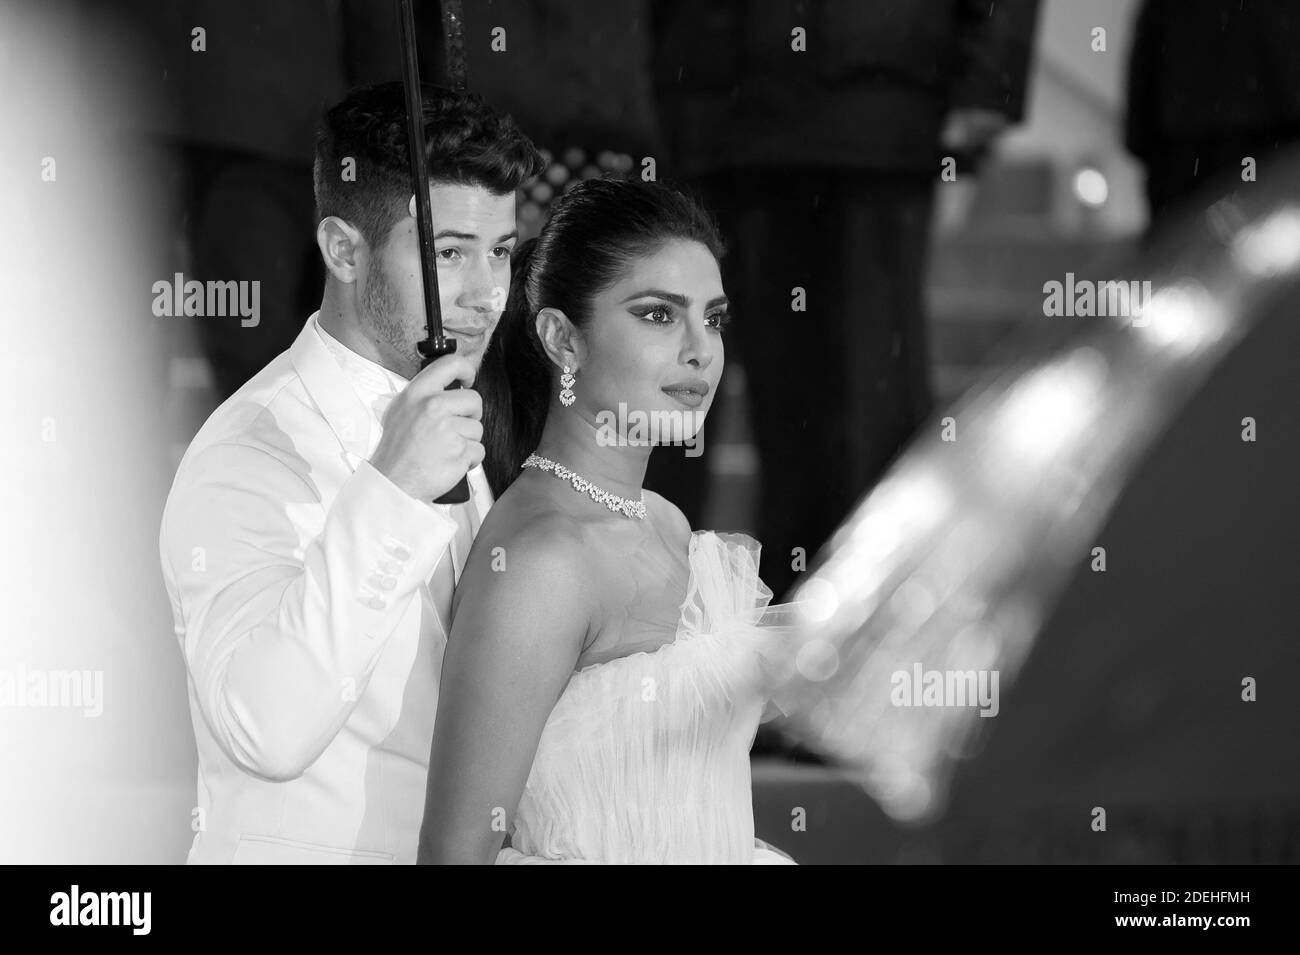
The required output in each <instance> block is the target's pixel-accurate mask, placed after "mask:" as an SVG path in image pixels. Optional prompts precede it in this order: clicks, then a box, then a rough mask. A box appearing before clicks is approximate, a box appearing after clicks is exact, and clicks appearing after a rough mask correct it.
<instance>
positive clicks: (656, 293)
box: [619, 288, 731, 308]
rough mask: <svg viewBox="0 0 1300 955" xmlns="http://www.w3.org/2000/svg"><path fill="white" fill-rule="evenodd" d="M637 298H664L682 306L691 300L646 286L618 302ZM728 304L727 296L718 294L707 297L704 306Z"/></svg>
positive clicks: (711, 306)
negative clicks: (646, 287)
mask: <svg viewBox="0 0 1300 955" xmlns="http://www.w3.org/2000/svg"><path fill="white" fill-rule="evenodd" d="M637 298H662V299H666V300H667V301H669V302H672V303H673V304H674V305H680V306H681V307H682V308H690V307H691V300H690V297H689V296H686V295H678V294H677V293H676V292H665V291H664V290H663V289H658V288H648V289H646V290H645V291H643V292H637V293H636V294H635V295H629V296H628V297H627V298H625V299H623V301H622V302H620V303H619V304H620V305H622V304H625V303H627V302H630V301H632V300H633V299H637ZM730 304H731V302H730V300H729V299H728V298H727V296H725V295H719V296H718V297H717V298H711V299H709V301H708V303H707V304H705V306H704V307H705V308H715V307H717V306H718V305H730Z"/></svg>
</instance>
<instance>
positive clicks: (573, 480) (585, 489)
mask: <svg viewBox="0 0 1300 955" xmlns="http://www.w3.org/2000/svg"><path fill="white" fill-rule="evenodd" d="M520 467H521V468H537V469H538V470H539V471H549V472H550V473H552V474H554V475H555V476H556V477H557V478H563V479H564V480H566V481H568V482H569V483H570V484H572V485H573V489H574V490H575V491H581V492H582V493H584V494H587V495H589V496H590V497H591V499H592V500H593V501H595V502H596V503H597V504H604V505H605V506H606V507H608V508H609V509H610V510H611V511H618V512H619V513H620V514H622V515H624V516H625V517H632V518H636V520H638V521H643V520H645V498H644V496H643V497H642V498H641V500H639V501H632V500H628V499H627V498H626V497H619V496H618V495H617V494H611V493H610V492H609V491H605V490H602V489H601V488H598V487H596V485H594V484H592V483H591V482H590V481H588V480H587V479H586V478H585V477H583V476H582V475H580V474H577V473H576V472H574V471H570V470H569V469H568V468H566V467H565V466H564V465H563V464H557V463H556V462H554V461H552V460H551V459H550V458H544V457H542V456H541V455H540V454H530V455H528V459H527V460H526V461H524V463H523V464H521V465H520Z"/></svg>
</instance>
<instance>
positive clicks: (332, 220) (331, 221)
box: [316, 216, 366, 283]
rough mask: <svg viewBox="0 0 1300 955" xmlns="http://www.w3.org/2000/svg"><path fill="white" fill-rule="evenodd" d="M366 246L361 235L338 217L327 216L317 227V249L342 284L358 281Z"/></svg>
mask: <svg viewBox="0 0 1300 955" xmlns="http://www.w3.org/2000/svg"><path fill="white" fill-rule="evenodd" d="M365 244H366V242H365V239H363V238H362V237H361V233H360V232H359V231H357V229H355V228H353V227H352V226H351V225H349V224H348V223H347V222H345V221H344V220H342V219H340V218H339V217H338V216H326V217H325V218H324V219H321V220H320V224H319V225H317V226H316V247H317V248H318V249H320V257H321V259H322V260H323V261H324V262H325V268H327V269H329V272H330V274H331V275H333V276H334V277H335V278H336V279H338V280H339V281H340V282H347V283H352V282H355V281H356V280H357V276H358V275H359V274H360V270H361V265H362V263H361V255H362V253H363V251H364V249H365Z"/></svg>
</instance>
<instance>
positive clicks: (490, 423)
mask: <svg viewBox="0 0 1300 955" xmlns="http://www.w3.org/2000/svg"><path fill="white" fill-rule="evenodd" d="M536 249H537V239H535V238H533V239H529V240H528V241H526V242H524V243H523V244H522V245H520V246H519V248H518V249H517V250H516V252H515V256H514V259H513V261H512V262H511V265H510V268H511V274H510V293H509V295H507V297H506V306H505V310H504V311H503V312H502V313H501V319H500V321H499V322H498V324H497V330H496V333H495V334H494V335H493V336H492V339H491V341H490V343H489V344H488V349H487V351H486V352H485V353H484V355H483V362H482V364H481V365H480V367H479V373H478V377H477V379H476V381H475V388H477V389H478V391H479V393H480V394H481V395H482V396H483V410H484V414H483V447H484V452H485V453H484V459H483V470H484V473H485V474H486V475H487V479H488V484H489V486H490V487H491V488H492V494H493V496H494V497H500V496H501V495H502V494H503V493H505V489H506V488H508V487H509V486H510V485H511V484H512V483H513V482H514V480H515V478H516V477H518V476H519V469H520V467H522V466H523V463H524V459H525V458H526V457H528V455H529V454H530V453H531V452H532V451H533V450H534V449H535V448H536V447H537V444H538V442H539V441H540V440H541V437H542V426H543V425H544V424H545V423H546V407H547V398H548V394H547V393H548V391H549V389H550V377H551V376H550V362H549V360H548V359H547V358H546V355H545V354H544V353H543V352H542V349H541V345H540V343H539V342H538V341H537V329H536V327H535V322H534V319H535V318H536V314H537V311H536V309H535V308H534V307H533V306H532V305H531V304H530V302H529V295H528V292H529V288H528V286H529V277H530V274H531V265H532V262H533V258H534V252H535V251H536Z"/></svg>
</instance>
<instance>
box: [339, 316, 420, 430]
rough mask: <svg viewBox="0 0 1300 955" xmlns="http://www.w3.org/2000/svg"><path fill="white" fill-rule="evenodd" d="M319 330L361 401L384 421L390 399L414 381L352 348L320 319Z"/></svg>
mask: <svg viewBox="0 0 1300 955" xmlns="http://www.w3.org/2000/svg"><path fill="white" fill-rule="evenodd" d="M316 334H317V335H319V336H320V340H321V342H322V343H324V345H325V347H326V349H328V350H329V353H330V354H331V355H333V356H334V360H335V361H336V362H338V365H339V367H340V368H341V369H343V373H344V374H345V375H347V378H348V380H349V381H350V382H351V383H352V387H353V388H354V389H355V390H356V393H357V397H359V398H360V399H361V403H362V404H364V405H365V406H366V407H367V408H369V409H370V410H371V412H373V413H374V415H375V420H376V421H380V422H382V420H383V414H384V411H385V410H386V409H387V407H388V404H389V402H391V401H392V400H393V398H394V397H396V396H397V395H398V394H399V393H400V392H401V391H402V389H404V388H405V387H406V386H407V385H408V384H410V382H409V381H408V380H407V379H405V378H403V377H402V376H401V375H399V374H397V373H396V372H394V371H390V370H389V369H387V368H385V367H384V366H383V365H380V364H377V363H376V362H373V361H371V360H370V359H369V358H366V357H364V356H362V355H359V354H357V353H356V352H354V351H353V350H352V349H351V348H348V347H347V346H346V345H344V344H343V343H342V342H341V341H339V340H338V339H337V338H335V337H334V336H333V335H331V334H330V333H329V332H327V331H325V329H324V327H323V326H322V325H321V324H320V322H319V321H317V322H316Z"/></svg>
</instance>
